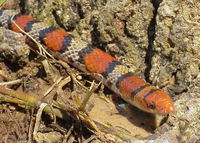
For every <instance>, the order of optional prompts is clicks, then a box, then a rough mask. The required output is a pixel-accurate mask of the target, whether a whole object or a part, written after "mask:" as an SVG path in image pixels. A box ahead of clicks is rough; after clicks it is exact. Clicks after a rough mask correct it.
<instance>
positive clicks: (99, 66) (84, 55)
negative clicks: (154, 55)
mask: <svg viewBox="0 0 200 143" xmlns="http://www.w3.org/2000/svg"><path fill="white" fill-rule="evenodd" d="M11 18H12V20H13V21H14V22H15V23H16V24H17V25H18V26H19V27H20V28H21V29H22V30H24V31H25V32H26V33H28V34H29V35H31V36H32V37H33V38H34V39H36V40H37V41H38V42H40V43H42V44H43V45H45V46H46V47H47V48H48V49H50V50H52V51H53V52H55V53H57V54H58V55H59V57H61V59H63V60H64V61H68V62H69V63H70V64H72V65H73V66H75V67H76V68H78V69H80V70H82V71H84V72H90V73H98V74H100V75H102V77H103V82H104V84H105V85H106V86H107V87H108V88H110V89H111V90H112V91H114V92H115V93H116V94H117V95H119V96H120V97H121V98H123V99H124V100H125V101H127V102H129V103H130V104H132V105H134V106H136V107H137V108H139V109H141V110H143V111H146V112H150V113H153V114H161V115H167V114H169V113H171V112H173V111H174V105H173V102H172V100H171V98H170V97H169V96H168V95H167V94H166V93H165V92H163V91H161V90H160V89H158V88H156V87H155V86H152V85H150V84H149V83H147V82H146V81H144V80H143V79H141V78H140V77H138V76H136V75H134V73H132V72H129V69H128V68H127V67H126V66H124V65H122V64H121V63H120V62H119V61H118V60H117V59H115V58H114V57H112V56H110V55H109V54H107V53H106V52H104V51H102V50H100V49H98V48H97V47H93V46H92V45H90V44H88V43H87V42H85V41H83V40H80V39H78V38H75V37H74V36H73V35H72V34H70V33H69V32H66V31H64V30H62V29H57V28H54V27H51V26H48V25H47V24H45V23H43V22H38V21H36V20H35V19H34V18H32V17H30V16H28V15H22V14H20V13H17V12H16V11H15V10H12V9H7V8H3V7H1V8H0V25H1V26H4V27H6V28H8V29H10V30H13V31H15V32H19V33H21V30H20V29H18V28H17V27H16V25H15V24H14V23H12V20H11Z"/></svg>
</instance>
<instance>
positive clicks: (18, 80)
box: [0, 79, 22, 86]
mask: <svg viewBox="0 0 200 143" xmlns="http://www.w3.org/2000/svg"><path fill="white" fill-rule="evenodd" d="M21 81H22V79H17V80H13V81H8V82H1V83H0V86H3V85H14V84H18V83H21Z"/></svg>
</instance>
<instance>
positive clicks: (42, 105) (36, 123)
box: [33, 103, 48, 137]
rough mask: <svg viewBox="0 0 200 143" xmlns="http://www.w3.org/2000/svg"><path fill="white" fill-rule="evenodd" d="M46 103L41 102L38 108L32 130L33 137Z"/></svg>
mask: <svg viewBox="0 0 200 143" xmlns="http://www.w3.org/2000/svg"><path fill="white" fill-rule="evenodd" d="M47 105H48V104H46V103H42V104H41V105H40V108H39V110H38V112H37V115H36V121H35V126H34V131H33V137H34V136H35V135H36V133H37V132H38V129H39V126H40V120H41V116H42V111H43V110H44V108H45V107H46V106H47Z"/></svg>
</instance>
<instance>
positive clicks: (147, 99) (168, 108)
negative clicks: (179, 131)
mask: <svg viewBox="0 0 200 143" xmlns="http://www.w3.org/2000/svg"><path fill="white" fill-rule="evenodd" d="M142 102H143V104H142V105H143V107H141V108H143V110H145V111H146V112H150V113H153V114H159V115H167V114H169V113H171V112H173V111H174V104H173V102H172V100H171V98H170V97H169V95H167V94H166V93H165V92H163V91H160V90H155V91H154V92H152V93H149V94H146V95H145V96H143V97H142ZM139 108H140V107H139Z"/></svg>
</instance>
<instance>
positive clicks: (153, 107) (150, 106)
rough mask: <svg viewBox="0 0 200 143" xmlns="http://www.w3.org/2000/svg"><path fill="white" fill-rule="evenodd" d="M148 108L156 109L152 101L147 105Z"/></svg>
mask: <svg viewBox="0 0 200 143" xmlns="http://www.w3.org/2000/svg"><path fill="white" fill-rule="evenodd" d="M149 108H151V109H155V108H156V105H155V103H154V102H153V101H152V102H151V104H150V105H149Z"/></svg>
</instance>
